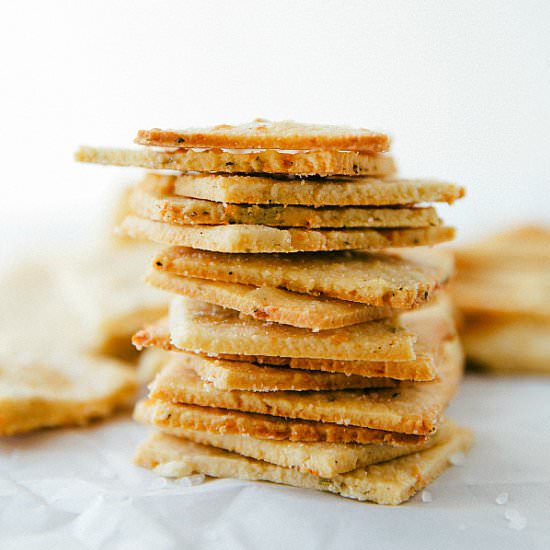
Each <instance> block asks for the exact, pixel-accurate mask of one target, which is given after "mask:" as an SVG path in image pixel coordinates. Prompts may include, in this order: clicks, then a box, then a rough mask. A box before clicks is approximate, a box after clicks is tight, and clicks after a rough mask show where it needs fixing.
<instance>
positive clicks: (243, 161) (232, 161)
mask: <svg viewBox="0 0 550 550" xmlns="http://www.w3.org/2000/svg"><path fill="white" fill-rule="evenodd" d="M75 160H77V161H79V162H91V163H93V164H104V165H113V166H137V167H140V168H149V169H153V170H177V171H180V172H207V173H208V172H213V173H227V174H248V173H256V174H257V173H261V174H285V175H290V176H330V175H343V176H357V175H361V176H381V177H385V176H391V175H393V174H395V171H396V167H395V162H394V160H393V158H392V157H390V156H387V155H370V154H368V153H360V152H357V151H302V152H292V151H277V150H273V149H267V150H261V151H251V150H244V149H242V150H238V151H236V150H227V149H225V150H223V149H204V150H196V149H176V150H172V151H155V150H138V149H112V148H104V147H81V148H80V149H79V150H78V151H77V152H76V154H75Z"/></svg>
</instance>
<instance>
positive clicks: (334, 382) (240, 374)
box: [161, 352, 397, 391]
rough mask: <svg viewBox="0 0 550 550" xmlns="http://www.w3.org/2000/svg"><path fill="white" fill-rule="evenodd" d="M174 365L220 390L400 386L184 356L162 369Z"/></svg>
mask: <svg viewBox="0 0 550 550" xmlns="http://www.w3.org/2000/svg"><path fill="white" fill-rule="evenodd" d="M171 363H176V364H178V365H180V366H183V367H186V368H188V369H192V370H193V371H195V373H196V374H197V375H198V376H199V377H200V378H201V379H202V380H203V381H204V382H207V383H209V384H212V386H213V387H214V388H216V389H218V390H228V391H232V390H246V391H283V390H291V391H318V390H339V389H340V390H341V389H348V388H394V387H396V386H397V382H396V381H395V380H390V379H389V378H366V377H364V376H346V375H345V374H331V373H326V372H315V371H303V370H299V369H289V368H286V367H279V368H277V367H270V366H262V365H258V364H257V363H251V362H245V361H228V360H225V359H217V358H214V357H204V356H201V355H198V354H193V353H185V352H181V353H173V354H171V356H170V355H169V356H168V357H166V359H165V361H164V364H163V365H162V367H161V368H164V366H166V365H168V364H171Z"/></svg>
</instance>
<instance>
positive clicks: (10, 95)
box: [0, 0, 550, 238]
mask: <svg viewBox="0 0 550 550" xmlns="http://www.w3.org/2000/svg"><path fill="white" fill-rule="evenodd" d="M549 37H550V3H549V2H548V1H545V0H540V1H535V0H533V1H527V0H521V1H505V2H502V1H497V0H495V1H484V2H476V1H465V0H463V1H455V2H449V1H437V0H434V1H420V2H415V1H405V0H403V1H380V2H374V1H339V2H336V1H325V2H319V1H302V2H295V1H287V0H281V1H277V2H258V1H226V2H213V1H202V0H201V1H194V2H184V1H181V0H180V1H159V2H154V1H150V0H148V1H136V0H126V1H116V2H115V1H106V0H103V1H101V0H96V1H94V2H84V1H74V0H70V1H69V0H67V1H56V2H53V1H50V2H38V1H35V2H29V1H25V2H3V3H2V8H1V12H0V56H1V58H2V59H1V63H0V71H1V72H0V86H1V88H0V90H1V94H2V98H1V102H0V121H1V125H2V127H1V129H0V151H1V155H2V173H1V176H0V182H1V183H0V184H1V186H2V189H1V191H2V194H1V200H0V223H1V224H2V226H4V225H7V224H9V225H10V226H12V227H13V224H19V225H26V224H27V223H28V222H29V221H31V220H32V222H33V224H34V227H35V228H36V227H37V226H38V225H39V224H41V223H44V224H48V223H49V222H50V220H56V221H60V220H63V221H67V222H68V223H69V222H70V221H73V220H74V221H77V222H78V223H79V225H80V226H81V225H82V224H83V223H84V222H85V221H86V220H87V217H89V216H90V215H91V212H94V211H96V210H97V208H98V205H99V204H100V203H101V202H102V201H104V200H105V191H106V189H107V188H108V187H111V186H112V185H113V184H114V183H113V182H115V181H117V180H119V179H121V178H122V179H123V178H127V177H129V175H130V174H131V172H130V171H129V170H123V169H107V168H103V169H101V168H95V167H89V166H79V165H75V164H73V162H72V153H73V152H74V150H75V149H76V147H77V146H78V145H79V144H89V145H121V146H124V145H131V142H132V139H133V138H134V135H135V132H136V131H137V129H138V128H142V127H143V128H148V127H153V126H158V127H177V126H187V125H197V124H200V125H204V124H209V123H218V122H244V121H247V120H250V119H252V118H254V117H257V116H263V117H267V118H272V119H285V118H292V119H296V120H300V121H307V122H327V123H347V124H352V125H357V126H365V127H371V128H374V129H382V130H385V131H388V132H389V133H390V134H391V135H392V136H393V138H394V153H395V155H396V157H397V159H398V161H399V165H400V167H401V171H402V173H403V174H405V175H407V176H432V175H433V176H437V177H439V178H445V179H448V180H452V181H456V182H459V183H461V184H463V185H465V186H467V188H468V191H469V194H468V198H467V200H465V201H463V202H462V203H461V204H457V205H456V206H455V207H453V208H452V209H450V211H447V210H446V209H445V211H444V214H445V217H446V219H448V220H449V221H450V222H452V223H454V224H456V225H457V226H458V227H459V229H460V233H461V235H462V236H463V237H464V236H466V237H470V236H472V237H474V236H475V235H476V234H477V233H479V232H481V231H483V230H485V229H488V228H494V227H497V226H501V225H505V224H508V223H511V222H515V221H536V220H539V221H545V220H546V221H549V220H550V207H549V205H548V199H549V192H548V181H549V177H550V154H549V151H550V39H549ZM37 234H38V232H37ZM37 238H39V237H37Z"/></svg>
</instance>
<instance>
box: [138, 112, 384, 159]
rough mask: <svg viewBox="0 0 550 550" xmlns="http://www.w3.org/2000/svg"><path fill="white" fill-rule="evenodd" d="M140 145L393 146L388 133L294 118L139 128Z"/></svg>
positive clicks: (371, 148)
mask: <svg viewBox="0 0 550 550" xmlns="http://www.w3.org/2000/svg"><path fill="white" fill-rule="evenodd" d="M135 142H136V143H139V144H140V145H155V146H158V147H185V148H189V147H224V148H233V149H287V150H310V149H321V150H327V149H328V150H337V151H363V152H368V153H381V152H384V151H387V150H388V148H389V146H390V138H389V137H388V136H387V135H386V134H382V133H380V132H373V131H372V130H367V129H366V128H351V127H349V126H334V125H329V124H304V123H301V122H294V121H292V120H282V121H277V122H273V121H271V120H266V119H265V118H257V119H255V120H253V121H252V122H247V123H245V124H240V125H238V126H233V125H230V124H219V125H218V126H210V127H207V128H186V129H183V130H161V129H160V128H153V129H152V130H140V131H139V132H138V135H137V137H136V139H135Z"/></svg>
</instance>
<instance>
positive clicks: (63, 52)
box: [0, 0, 550, 550]
mask: <svg viewBox="0 0 550 550" xmlns="http://www.w3.org/2000/svg"><path fill="white" fill-rule="evenodd" d="M549 36H550V2H548V1H534V0H533V1H526V0H522V1H507V2H503V1H484V2H473V1H466V0H462V1H456V2H444V1H433V2H427V1H421V2H413V1H398V2H397V1H384V2H371V1H361V2H359V1H341V2H321V1H319V0H317V1H315V2H313V1H302V2H296V1H293V2H291V1H281V0H280V1H277V2H259V1H246V2H245V1H242V2H231V1H225V2H221V1H220V2H207V1H201V0H195V1H193V2H183V1H165V2H158V1H157V2H155V1H152V0H147V1H136V0H134V1H129V0H128V1H98V0H96V1H94V2H88V1H87V2H84V1H57V2H44V1H42V2H38V1H35V2H29V1H22V2H6V1H4V2H2V3H1V8H0V94H1V97H0V124H1V127H0V155H1V159H0V160H1V162H2V172H1V174H0V185H1V194H0V230H1V234H0V246H1V247H2V250H1V251H0V252H2V253H3V254H1V255H0V259H1V260H2V262H4V263H5V260H6V259H8V258H10V257H11V256H9V253H8V252H9V251H12V250H15V249H16V247H17V248H18V249H19V253H21V254H25V252H27V253H28V250H30V249H31V248H35V247H36V246H46V245H48V246H51V244H52V237H55V238H56V239H61V240H63V241H66V240H73V241H74V240H78V238H80V237H81V236H82V234H83V232H86V231H88V230H89V231H92V230H93V220H95V219H96V218H99V216H98V213H99V212H100V211H101V210H102V208H104V206H105V204H106V203H107V202H108V197H109V196H110V195H109V189H111V188H112V187H114V186H116V185H117V184H118V182H119V181H120V180H125V179H126V180H127V179H128V178H129V177H133V174H135V172H132V171H130V170H123V169H116V168H113V169H111V168H99V167H91V166H84V165H76V164H74V163H73V161H72V153H73V151H74V150H75V149H76V148H77V146H78V145H79V144H90V145H120V146H124V145H130V144H131V141H132V139H133V137H134V134H135V132H136V130H137V129H138V128H142V127H143V128H147V127H153V126H160V127H177V126H187V125H199V124H200V125H205V124H209V123H218V122H243V121H246V120H250V119H252V118H254V117H257V116H263V117H268V118H272V119H284V118H293V119H297V120H301V121H306V122H327V123H347V124H351V125H356V126H366V127H372V128H374V129H382V130H386V131H388V132H389V133H391V134H392V136H393V137H394V153H395V155H396V156H397V159H398V161H399V164H400V167H401V169H402V173H403V174H405V175H410V176H431V175H433V176H437V177H440V178H445V179H448V180H453V181H456V182H458V183H461V184H463V185H465V186H467V188H468V197H467V199H465V200H464V201H461V203H459V204H457V205H455V206H453V207H452V208H450V209H445V210H444V215H445V217H446V219H448V220H449V221H450V222H451V223H453V224H455V225H457V226H458V228H459V230H460V235H461V237H462V238H474V237H476V236H477V235H480V234H481V233H482V232H484V231H485V230H487V229H492V228H496V227H500V226H504V225H507V224H509V223H512V222H520V221H529V222H531V221H546V222H548V221H549V220H550V207H549V206H548V199H549V192H548V179H549V174H550V154H549V152H550V137H549V134H550V40H549ZM85 242H87V241H85ZM21 244H23V245H24V246H20V245H21ZM547 396H548V380H544V379H542V378H529V379H523V380H520V379H517V380H516V379H508V378H501V379H492V378H487V377H484V378H480V377H476V376H472V375H470V376H468V379H467V380H466V381H465V383H464V384H463V387H462V388H461V392H460V394H459V395H458V396H457V397H456V399H455V400H454V402H453V404H452V406H451V410H450V415H452V416H453V417H454V418H456V419H457V420H459V421H462V422H464V423H466V424H468V425H470V426H472V427H473V428H474V429H475V431H476V434H477V443H476V445H475V447H474V448H473V449H472V452H471V453H470V454H469V455H468V457H467V460H466V463H465V464H464V466H462V467H457V468H453V469H452V470H450V471H448V472H446V473H445V475H444V476H442V477H441V478H440V479H439V480H437V481H436V482H435V483H434V484H433V485H432V486H431V487H430V491H431V492H432V494H433V502H431V503H423V502H422V500H421V499H420V498H419V497H416V498H415V499H414V500H413V501H411V502H410V503H409V504H407V505H405V506H403V507H400V508H386V507H376V506H369V505H361V504H357V503H353V502H350V501H346V500H344V499H338V498H336V497H331V496H328V495H322V494H316V493H312V492H300V491H294V490H292V489H289V488H285V487H275V486H268V485H262V484H246V483H241V482H237V481H232V480H224V481H220V482H215V483H207V484H205V485H204V486H201V487H199V488H194V489H185V488H181V487H178V486H174V485H172V484H168V486H166V487H164V486H163V485H162V482H161V480H159V479H158V478H157V476H155V475H153V474H151V473H150V472H146V471H143V470H140V469H138V468H133V467H132V466H131V465H130V462H131V455H132V453H133V449H134V448H135V445H136V443H137V441H139V440H140V439H141V438H142V437H143V431H144V430H143V429H142V428H140V427H138V426H136V425H130V424H129V423H128V422H127V421H125V420H119V421H115V422H111V423H107V424H103V425H97V426H95V427H92V428H90V429H88V430H63V431H54V432H46V433H41V434H37V435H31V436H27V437H23V438H18V439H16V440H9V441H6V440H5V441H2V442H0V543H1V544H0V546H1V547H2V549H4V548H6V549H7V548H10V549H11V548H23V549H25V550H27V549H28V548H31V547H32V548H41V549H43V548H101V549H102V550H104V549H110V548H113V549H120V548H132V550H135V549H140V548H147V549H148V548H153V547H155V548H177V547H181V542H182V541H186V542H187V544H188V546H189V547H191V546H193V547H194V546H195V545H194V544H192V543H195V544H198V543H199V542H200V543H201V546H203V547H208V548H236V549H237V548H260V547H262V546H264V547H266V548H291V547H299V548H303V549H306V548H320V547H325V548H335V549H341V548H361V549H364V548H376V549H377V550H381V549H386V548H397V547H410V548H419V549H420V548H422V549H429V548H448V549H451V548H461V549H463V548H477V547H479V548H498V549H499V550H500V549H504V548H510V549H515V548H529V549H536V550H538V549H539V548H548V547H549V545H550V504H549V500H548V496H549V494H550V468H549V467H548V456H549V453H550V427H549V426H550V411H549V409H548V399H547ZM84 450H85V452H84ZM502 492H506V493H508V494H509V499H510V500H509V503H508V504H507V505H502V506H499V505H497V504H496V503H495V498H496V497H497V495H499V494H501V493H502ZM507 511H508V513H509V514H520V515H521V517H522V518H524V519H525V520H526V522H527V523H526V525H525V528H524V529H523V530H521V531H516V530H514V529H511V528H510V522H509V521H507V519H506V517H505V514H506V513H507ZM178 542H179V544H178ZM124 543H125V544H126V545H125V546H124Z"/></svg>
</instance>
